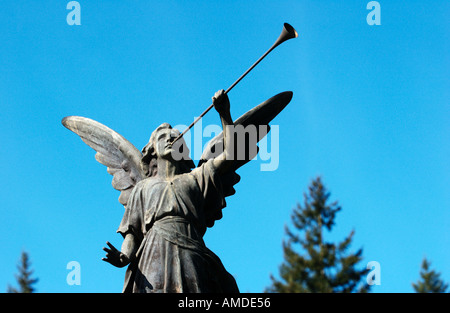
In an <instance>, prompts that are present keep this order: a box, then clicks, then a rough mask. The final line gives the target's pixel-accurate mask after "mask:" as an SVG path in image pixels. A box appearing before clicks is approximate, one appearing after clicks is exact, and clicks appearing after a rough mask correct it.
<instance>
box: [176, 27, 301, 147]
mask: <svg viewBox="0 0 450 313" xmlns="http://www.w3.org/2000/svg"><path fill="white" fill-rule="evenodd" d="M297 37H298V33H297V31H296V30H295V29H294V27H292V26H291V25H289V24H288V23H284V25H283V30H282V31H281V34H280V36H279V37H278V38H277V40H276V41H275V42H274V44H273V45H272V46H271V47H270V48H269V50H267V51H266V52H265V53H264V54H263V55H262V56H261V57H260V58H259V59H258V60H257V61H256V62H255V63H253V65H252V66H250V68H249V69H248V70H247V71H245V73H244V74H242V75H241V76H240V77H239V78H238V79H237V80H236V81H235V82H234V83H233V84H232V85H231V86H230V87H228V89H227V90H225V94H227V93H228V92H230V90H231V89H233V88H234V86H236V85H237V84H238V83H239V82H240V81H241V80H242V79H243V78H244V77H245V76H247V74H248V73H250V71H251V70H252V69H253V68H254V67H255V66H256V65H258V64H259V62H261V61H262V60H263V59H264V58H265V57H266V56H267V55H268V54H269V53H270V52H271V51H272V50H273V49H275V48H276V47H278V46H279V45H280V44H282V43H283V42H285V41H286V40H289V39H293V38H297ZM213 106H214V104H211V105H210V106H209V107H208V108H207V109H206V110H205V111H203V113H202V114H200V116H199V117H197V118H196V119H195V121H193V122H192V123H191V125H189V126H188V128H186V129H185V130H184V131H183V132H182V133H181V134H180V135H178V137H176V138H175V139H174V140H173V141H172V143H171V144H172V145H173V144H174V143H175V142H176V141H177V140H179V139H180V138H181V137H183V135H184V134H186V133H187V132H188V131H189V130H190V129H191V128H192V127H193V126H194V125H195V124H196V123H197V122H198V121H199V120H200V119H201V118H202V117H203V116H204V115H205V114H206V113H208V112H209V110H211V109H212V108H213Z"/></svg>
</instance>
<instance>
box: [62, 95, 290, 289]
mask: <svg viewBox="0 0 450 313" xmlns="http://www.w3.org/2000/svg"><path fill="white" fill-rule="evenodd" d="M291 98H292V92H290V91H287V92H283V93H280V94H278V95H276V96H274V97H272V98H270V99H268V100H267V101H265V102H263V103H262V104H260V105H258V106H256V107H254V108H253V109H251V110H250V111H248V112H247V113H245V114H244V115H242V116H241V117H240V118H238V119H237V120H235V121H233V120H232V118H231V114H230V102H229V99H228V95H227V94H226V93H225V92H224V91H223V90H220V91H218V92H216V93H215V95H214V97H213V104H214V108H215V109H216V111H217V112H218V113H219V115H220V119H221V123H222V128H223V132H222V133H221V134H219V135H217V136H216V137H215V138H213V139H212V140H211V141H210V142H209V144H208V145H207V146H206V148H205V150H204V152H203V154H202V157H201V159H200V160H199V163H198V166H197V167H195V164H194V162H193V161H192V159H191V158H190V157H189V151H188V149H187V147H186V143H185V142H184V139H183V138H181V139H180V140H179V141H178V142H180V145H179V147H181V150H182V152H183V157H182V158H181V159H180V158H175V157H174V150H176V149H178V148H176V147H175V145H172V141H173V140H174V138H175V137H177V136H178V135H179V131H178V130H175V129H173V128H172V127H171V126H170V125H169V124H167V123H164V124H161V125H160V126H158V127H157V128H156V129H155V130H154V131H153V133H152V134H151V136H150V140H149V142H148V143H147V144H146V145H145V147H144V148H143V149H142V152H140V151H139V150H138V149H136V148H135V147H134V146H133V145H132V144H131V143H130V142H129V141H128V140H126V139H125V138H124V137H122V136H121V135H119V134H118V133H116V132H115V131H113V130H112V129H110V128H108V127H106V126H104V125H103V124H100V123H99V122H96V121H94V120H91V119H88V118H84V117H79V116H69V117H65V118H64V119H63V120H62V123H63V125H64V126H65V127H67V128H68V129H70V130H71V131H73V132H75V133H76V134H78V135H79V136H80V137H81V139H82V140H83V141H84V142H85V143H86V144H88V145H89V146H90V147H92V148H93V149H94V150H96V151H97V153H96V155H95V158H96V160H97V161H98V162H100V163H101V164H103V165H106V166H107V171H108V173H109V174H111V175H113V180H112V185H113V187H114V188H115V189H117V190H119V191H120V197H119V202H120V203H121V204H122V205H123V206H124V207H125V213H124V215H123V219H122V221H121V223H120V225H119V228H118V230H117V232H118V233H120V234H121V235H122V236H123V238H124V239H123V243H122V247H121V249H120V250H118V249H116V248H115V247H114V246H113V245H112V244H111V243H109V242H107V245H108V248H103V250H104V251H105V252H106V256H105V257H104V258H103V259H102V260H104V261H106V262H108V263H110V264H112V265H114V266H116V267H124V266H128V268H127V271H126V274H125V283H124V287H123V292H138V293H145V292H229V293H237V292H239V289H238V287H237V284H236V281H235V279H234V278H233V276H232V275H231V274H230V273H228V272H227V270H226V269H225V267H224V266H223V264H222V262H221V261H220V259H219V257H218V256H217V255H215V254H214V253H213V252H212V251H211V250H209V249H208V248H207V247H206V245H205V243H204V241H203V235H204V234H205V232H206V230H207V228H210V227H212V226H213V225H214V222H215V221H217V220H219V219H221V218H222V209H223V208H224V207H225V206H226V201H225V198H226V197H228V196H231V195H233V194H234V193H235V190H234V185H235V184H236V183H237V182H239V180H240V177H239V175H238V174H237V173H236V170H237V169H238V168H239V167H241V166H242V165H243V164H245V163H247V162H248V161H249V160H251V159H252V158H253V157H254V156H255V153H257V151H256V152H255V153H246V155H245V157H244V158H236V157H235V155H236V154H237V152H238V151H239V150H241V149H244V150H246V151H250V150H252V149H249V147H248V145H249V144H253V145H256V144H257V141H259V140H260V139H262V138H263V137H264V136H265V135H266V134H267V132H268V131H269V126H268V123H269V122H270V121H271V120H272V119H273V118H274V117H275V116H276V115H277V114H278V113H280V112H281V111H282V110H283V109H284V107H285V106H286V105H287V104H288V103H289V102H290V100H291ZM235 125H242V126H244V127H247V126H248V125H255V126H257V127H256V128H254V129H256V130H257V131H258V134H257V141H256V142H250V143H248V142H246V144H245V146H242V145H236V141H235V140H234V139H235V137H236V136H241V134H236V132H233V127H230V126H235ZM261 126H265V127H261ZM243 136H245V135H243ZM218 147H219V148H220V149H219V150H217V148H218ZM181 150H180V151H181ZM253 150H255V149H253ZM217 151H221V152H220V154H218V153H217Z"/></svg>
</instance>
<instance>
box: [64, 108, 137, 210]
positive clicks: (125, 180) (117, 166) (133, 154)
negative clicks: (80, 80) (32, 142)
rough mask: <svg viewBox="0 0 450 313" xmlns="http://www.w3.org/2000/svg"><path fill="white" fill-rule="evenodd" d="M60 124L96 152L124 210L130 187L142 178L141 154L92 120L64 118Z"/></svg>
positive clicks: (122, 138)
mask: <svg viewBox="0 0 450 313" xmlns="http://www.w3.org/2000/svg"><path fill="white" fill-rule="evenodd" d="M62 124H63V125H64V126H65V127H66V128H68V129H69V130H71V131H73V132H74V133H76V134H77V135H78V136H80V138H81V139H82V140H83V141H84V142H85V143H86V144H87V145H88V146H90V147H91V148H93V149H94V150H95V151H97V153H96V154H95V159H96V160H97V161H98V162H100V163H101V164H103V165H106V166H107V171H108V173H109V174H111V175H113V180H112V186H113V187H114V189H116V190H119V191H120V192H121V193H120V196H119V202H120V203H121V204H123V205H124V206H126V204H127V202H128V198H129V196H130V194H131V191H132V190H133V188H134V186H136V184H137V183H138V182H139V181H140V180H142V179H144V178H145V175H144V173H143V171H142V169H141V166H140V161H141V158H142V154H141V152H140V151H139V150H138V149H137V148H136V147H135V146H133V144H131V143H130V142H129V141H128V140H126V139H125V138H124V137H123V136H121V135H119V134H118V133H116V132H115V131H113V130H112V129H110V128H108V127H106V126H105V125H103V124H101V123H99V122H97V121H94V120H92V119H89V118H86V117H81V116H68V117H65V118H63V120H62Z"/></svg>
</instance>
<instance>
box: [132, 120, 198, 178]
mask: <svg viewBox="0 0 450 313" xmlns="http://www.w3.org/2000/svg"><path fill="white" fill-rule="evenodd" d="M179 134H180V132H179V131H178V130H177V129H174V128H172V126H170V124H168V123H163V124H161V125H159V126H158V127H157V128H156V129H155V130H154V131H153V133H152V135H151V136H150V140H149V141H148V143H147V144H146V145H145V147H144V148H143V149H142V159H141V167H142V169H143V170H144V173H145V174H146V175H147V177H150V176H155V175H156V173H157V163H156V160H157V159H158V158H164V159H167V160H170V161H173V162H181V163H180V165H181V170H182V172H183V173H187V172H190V170H191V169H192V168H194V167H195V164H194V162H193V161H192V159H191V158H190V157H189V149H188V148H187V145H186V142H185V141H184V139H183V137H182V138H180V140H178V141H177V142H176V143H175V144H174V145H173V146H172V144H171V143H172V141H173V140H174V139H175V138H176V137H177V136H178V135H179Z"/></svg>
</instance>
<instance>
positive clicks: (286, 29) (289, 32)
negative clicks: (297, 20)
mask: <svg viewBox="0 0 450 313" xmlns="http://www.w3.org/2000/svg"><path fill="white" fill-rule="evenodd" d="M297 37H298V33H297V31H296V30H295V28H294V27H292V25H290V24H288V23H284V26H283V30H282V31H281V34H280V36H279V37H278V39H277V41H275V44H274V46H278V45H279V44H281V43H283V42H285V41H286V40H289V39H293V38H297Z"/></svg>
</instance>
